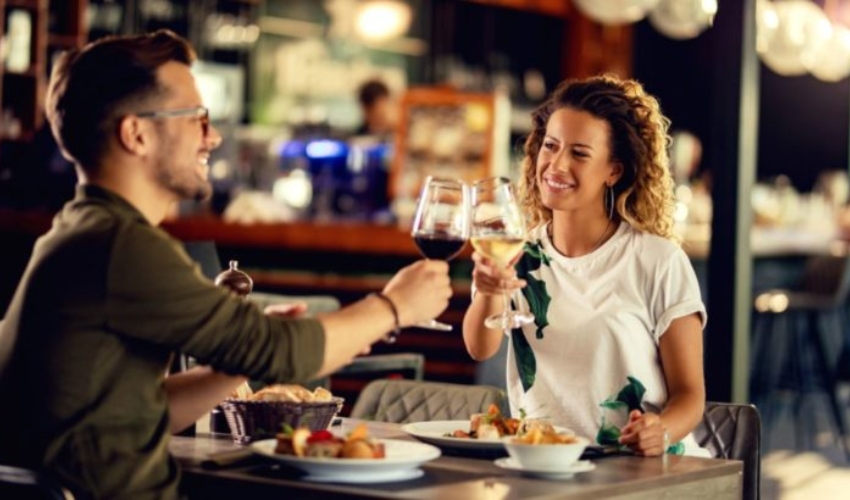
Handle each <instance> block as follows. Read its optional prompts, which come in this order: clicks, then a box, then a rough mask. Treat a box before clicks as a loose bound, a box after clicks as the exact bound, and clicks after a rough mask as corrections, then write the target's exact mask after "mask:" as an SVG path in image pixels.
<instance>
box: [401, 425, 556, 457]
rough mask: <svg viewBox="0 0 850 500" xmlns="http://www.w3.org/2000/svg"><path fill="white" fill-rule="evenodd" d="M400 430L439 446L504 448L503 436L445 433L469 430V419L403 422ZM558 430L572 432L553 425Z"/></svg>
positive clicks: (486, 448) (485, 448)
mask: <svg viewBox="0 0 850 500" xmlns="http://www.w3.org/2000/svg"><path fill="white" fill-rule="evenodd" d="M401 430H402V431H404V432H406V433H407V434H410V435H411V436H413V437H415V438H416V439H418V440H420V441H425V442H426V443H431V444H434V445H437V446H439V447H441V448H455V449H458V448H464V449H475V450H504V449H505V445H504V444H503V443H502V440H503V439H504V438H496V439H471V438H456V437H450V436H447V435H446V434H451V433H452V432H454V431H456V430H462V431H466V432H468V431H469V420H434V421H431V422H414V423H410V424H404V425H402V426H401ZM555 430H556V431H558V432H566V433H572V431H571V430H569V429H566V428H564V427H559V426H557V425H556V426H555Z"/></svg>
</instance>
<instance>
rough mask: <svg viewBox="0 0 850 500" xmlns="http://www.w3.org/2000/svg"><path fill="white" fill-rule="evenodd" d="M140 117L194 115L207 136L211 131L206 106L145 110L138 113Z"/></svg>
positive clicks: (155, 117) (154, 117) (208, 112)
mask: <svg viewBox="0 0 850 500" xmlns="http://www.w3.org/2000/svg"><path fill="white" fill-rule="evenodd" d="M136 116H138V117H139V118H152V119H154V120H156V119H162V118H176V117H180V116H193V117H195V118H197V119H198V121H199V122H200V123H201V130H202V131H203V133H204V137H206V136H207V135H208V134H209V133H210V110H209V109H207V108H206V107H204V106H195V107H193V108H179V109H169V110H164V111H145V112H143V113H136Z"/></svg>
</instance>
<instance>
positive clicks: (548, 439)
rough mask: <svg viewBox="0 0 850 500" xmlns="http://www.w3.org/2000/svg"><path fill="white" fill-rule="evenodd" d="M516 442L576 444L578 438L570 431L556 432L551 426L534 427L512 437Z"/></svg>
mask: <svg viewBox="0 0 850 500" xmlns="http://www.w3.org/2000/svg"><path fill="white" fill-rule="evenodd" d="M511 442H512V443H516V444H575V443H577V442H578V438H577V437H576V436H575V434H572V433H569V432H556V431H555V429H553V428H552V427H551V426H549V428H543V427H534V428H532V429H531V430H529V431H528V432H526V433H525V434H523V435H518V436H517V437H515V438H513V439H511Z"/></svg>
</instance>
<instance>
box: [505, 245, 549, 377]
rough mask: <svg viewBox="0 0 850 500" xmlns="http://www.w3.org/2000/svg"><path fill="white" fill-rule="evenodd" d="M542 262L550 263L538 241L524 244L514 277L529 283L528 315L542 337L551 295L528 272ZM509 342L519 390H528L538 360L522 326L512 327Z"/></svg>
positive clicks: (543, 283) (538, 335)
mask: <svg viewBox="0 0 850 500" xmlns="http://www.w3.org/2000/svg"><path fill="white" fill-rule="evenodd" d="M543 264H546V265H547V266H548V265H549V257H548V256H546V254H545V253H544V252H543V249H542V244H541V243H540V241H537V242H535V243H526V244H525V247H524V248H523V253H522V257H520V260H519V262H517V264H516V271H517V276H518V277H519V278H521V279H524V280H526V282H527V283H528V286H526V287H525V288H524V289H523V290H522V294H523V296H525V300H526V302H528V307H529V310H530V311H531V314H533V315H534V323H535V325H536V326H537V332H536V337H537V338H538V339H542V338H543V328H544V327H546V326H548V325H549V321H548V319H547V318H546V312H547V311H548V309H549V303H550V302H551V297H549V293H548V292H547V291H546V283H545V282H544V281H542V280H538V279H537V278H535V277H534V276H531V271H536V270H537V269H540V266H541V265H543ZM511 344H512V345H513V348H514V358H515V360H516V365H517V372H518V373H519V379H520V382H521V383H522V389H523V390H524V391H526V392H527V391H528V390H529V389H531V386H532V385H534V378H535V376H536V375H537V360H536V359H535V357H534V350H533V349H532V348H531V345H529V343H528V340H527V339H526V338H525V335H524V334H523V332H522V330H521V329H515V330H513V332H511Z"/></svg>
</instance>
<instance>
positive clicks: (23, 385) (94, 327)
mask: <svg viewBox="0 0 850 500" xmlns="http://www.w3.org/2000/svg"><path fill="white" fill-rule="evenodd" d="M193 58H194V54H193V52H192V49H191V48H190V47H189V45H188V44H187V42H186V41H185V40H183V39H182V38H179V37H177V36H176V35H174V34H173V33H171V32H168V31H159V32H156V33H153V34H150V35H141V36H128V37H112V38H108V39H102V40H99V41H97V42H94V43H92V44H89V45H88V46H86V47H84V48H82V49H80V50H75V51H71V52H70V53H68V54H66V55H65V56H63V57H62V58H61V59H60V60H59V61H58V62H57V64H56V66H55V68H54V71H53V75H52V76H51V81H50V86H49V89H48V97H47V106H46V108H47V116H48V119H49V121H50V124H51V127H52V129H53V133H54V135H55V136H56V138H57V141H58V142H59V144H60V146H61V147H62V150H63V154H65V155H66V156H67V157H68V158H69V159H70V160H72V161H73V162H74V164H75V168H76V170H77V175H78V178H79V185H78V188H77V194H76V197H75V198H74V200H72V201H71V202H69V203H68V204H67V205H66V206H65V207H64V208H63V210H62V211H61V212H60V213H59V214H57V216H56V217H55V219H54V221H53V226H52V228H51V230H50V231H49V232H48V233H47V234H46V235H44V236H43V237H42V238H40V239H39V241H38V242H37V243H36V246H35V249H34V251H33V255H32V258H31V260H30V263H29V265H28V267H27V270H26V271H25V273H24V276H23V278H22V279H21V282H20V284H19V286H18V290H17V292H16V294H15V297H14V299H13V300H12V303H11V305H10V306H9V310H8V311H7V313H6V316H5V320H4V322H3V324H2V326H0V401H2V402H3V408H4V409H3V411H0V463H9V464H16V465H23V466H26V467H31V468H36V469H39V470H43V471H46V472H48V473H51V474H53V475H55V476H57V477H58V479H59V480H60V481H61V482H62V483H63V484H65V485H66V486H67V487H69V488H70V489H71V490H72V491H73V492H74V494H75V495H76V496H78V497H80V498H174V497H176V496H177V486H178V481H179V472H178V469H177V467H176V464H175V462H174V461H173V459H171V458H170V457H169V455H168V450H167V446H168V436H169V434H170V432H172V431H176V430H179V429H182V428H184V427H186V426H188V425H189V424H191V423H192V422H194V421H195V420H196V419H197V418H198V417H200V416H201V415H202V414H204V413H205V412H208V411H209V410H210V409H211V408H212V407H213V406H214V405H215V404H217V403H218V402H219V401H220V400H222V399H223V398H224V397H226V396H227V394H228V393H229V392H230V391H231V390H232V389H233V388H234V387H236V386H237V385H239V383H241V381H242V380H243V379H242V378H241V377H238V376H235V375H237V374H240V375H245V376H248V377H250V378H252V379H262V380H266V381H269V382H274V381H296V382H297V381H306V380H309V379H311V378H314V377H317V376H322V375H324V374H328V373H331V372H333V371H334V370H335V369H337V368H339V367H340V366H342V365H344V364H345V363H347V362H348V361H350V360H351V358H353V357H354V356H355V355H357V353H358V352H360V351H362V350H363V349H364V348H367V347H368V346H369V345H370V344H371V343H373V342H375V341H377V340H379V339H380V338H382V337H383V336H384V335H385V334H387V332H390V331H393V330H396V331H397V328H398V327H400V326H402V327H403V326H406V325H411V324H413V323H415V322H417V321H419V320H425V319H428V318H431V317H433V316H435V315H437V314H439V313H440V312H442V311H443V310H444V309H445V307H446V306H447V304H448V299H449V297H450V294H451V291H450V286H449V278H448V269H447V267H446V265H445V263H440V262H437V261H421V262H417V263H415V264H413V265H411V266H409V267H407V268H404V269H402V270H401V271H399V272H398V273H397V274H396V275H395V276H394V277H393V278H392V279H391V280H390V282H389V283H388V284H387V285H386V287H385V288H384V290H383V292H382V293H381V294H373V295H370V296H369V297H367V298H365V299H363V300H361V301H359V302H357V303H355V304H353V305H351V306H349V307H347V308H345V309H342V310H340V311H337V312H335V313H332V314H328V315H326V316H324V317H322V318H320V319H283V318H275V317H271V316H265V315H263V314H262V312H261V311H259V310H258V309H257V308H256V306H254V305H252V304H250V303H247V302H244V301H242V300H239V299H237V298H235V297H234V296H232V295H230V294H229V293H227V292H226V291H224V290H222V289H220V288H216V287H215V286H213V285H212V284H211V283H210V282H209V281H208V280H206V279H204V278H202V277H201V274H200V272H199V271H198V269H197V266H194V265H193V264H192V263H191V261H190V260H189V258H188V257H187V256H186V254H185V252H184V251H183V250H182V249H181V247H180V245H179V243H177V242H176V241H175V240H173V239H172V238H170V237H169V236H167V235H166V234H165V233H164V232H163V231H161V230H160V229H158V228H157V225H158V224H159V223H160V222H161V221H162V219H163V218H164V217H165V215H166V213H168V211H169V208H170V207H171V206H172V205H173V204H174V203H175V202H177V201H178V200H181V199H203V198H205V197H207V196H209V194H210V190H211V188H210V183H209V182H208V180H207V173H208V167H207V160H208V158H209V155H210V151H212V150H213V149H214V148H215V147H216V146H218V144H219V142H220V140H221V137H220V136H219V134H218V132H217V131H216V130H215V129H214V128H213V127H212V126H210V124H209V119H208V115H207V111H206V108H204V107H203V106H202V103H201V99H200V95H199V93H198V90H197V88H196V86H195V82H194V79H193V77H192V74H191V72H190V68H189V66H190V64H191V62H192V60H193ZM173 351H181V352H185V353H187V354H189V355H191V356H194V357H195V358H197V359H198V360H199V361H200V362H201V363H203V364H205V365H209V367H201V368H198V369H195V370H191V371H188V372H185V373H181V374H178V375H174V376H171V377H167V378H166V376H165V375H164V374H165V371H166V367H167V364H168V360H169V357H170V353H171V352H173ZM227 374H231V375H227Z"/></svg>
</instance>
